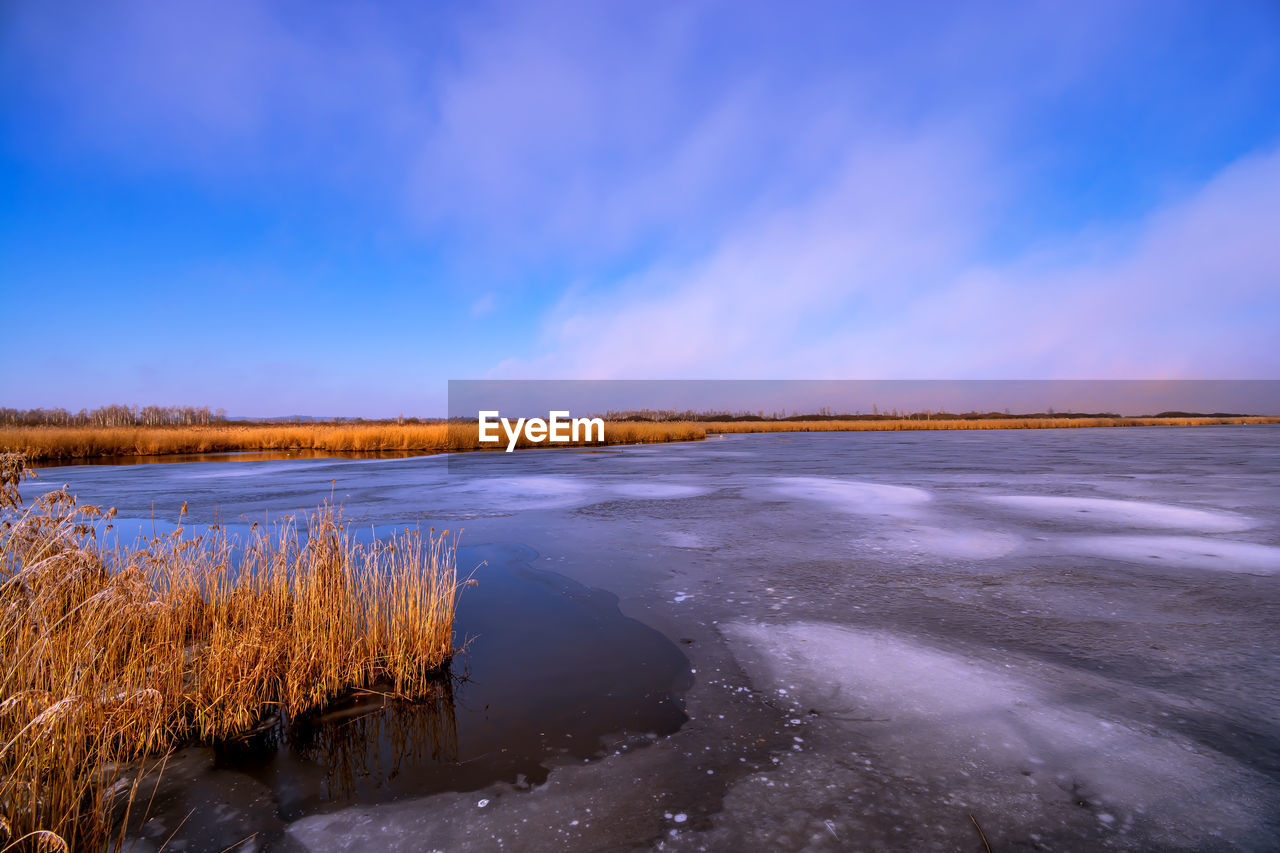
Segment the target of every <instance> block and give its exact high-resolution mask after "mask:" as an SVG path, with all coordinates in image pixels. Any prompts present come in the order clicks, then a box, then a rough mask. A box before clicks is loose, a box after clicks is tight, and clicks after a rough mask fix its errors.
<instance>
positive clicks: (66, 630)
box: [0, 455, 460, 850]
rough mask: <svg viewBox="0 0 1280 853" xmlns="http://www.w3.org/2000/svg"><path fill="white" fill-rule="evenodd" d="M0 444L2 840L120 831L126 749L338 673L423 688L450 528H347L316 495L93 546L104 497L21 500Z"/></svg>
mask: <svg viewBox="0 0 1280 853" xmlns="http://www.w3.org/2000/svg"><path fill="white" fill-rule="evenodd" d="M24 473H25V471H24V465H23V462H22V460H21V459H20V457H16V456H12V455H8V456H0V649H2V650H3V655H2V656H0V849H8V848H9V846H12V845H15V844H16V845H17V847H16V849H24V848H26V849H44V850H54V849H68V848H69V849H73V850H79V849H86V850H87V849H95V848H97V849H100V848H102V847H104V846H111V845H112V844H113V843H115V842H118V841H119V840H120V839H121V838H122V835H121V833H122V832H123V827H124V825H125V823H126V822H127V820H128V818H129V810H130V809H135V810H141V809H142V808H143V807H145V803H139V802H137V800H138V799H140V798H138V797H137V796H136V795H137V792H138V790H139V786H140V785H141V784H142V780H143V778H144V775H145V774H144V772H143V769H142V765H143V764H144V763H146V762H148V761H149V762H151V763H152V765H153V766H154V765H155V764H157V763H158V762H159V761H160V760H161V758H160V757H161V756H163V755H164V754H165V753H166V752H167V751H169V750H171V749H173V748H174V747H176V746H179V745H181V744H184V743H191V742H210V741H217V740H219V739H223V738H227V737H231V736H234V735H237V734H240V733H243V732H246V731H248V730H250V729H251V728H253V727H255V726H257V725H259V724H262V723H263V721H264V720H266V719H268V718H270V717H273V716H274V717H278V718H280V719H281V720H288V719H290V718H293V717H296V716H297V715H301V714H306V713H308V712H310V711H314V710H317V709H319V708H321V707H323V706H324V705H325V704H326V703H328V702H330V701H331V700H333V699H335V698H337V697H340V696H343V695H345V694H348V693H349V692H350V691H351V690H353V689H358V688H362V687H369V686H370V685H377V686H378V687H379V689H381V690H383V691H384V692H389V693H393V694H395V695H400V696H405V697H410V698H413V697H417V696H425V695H428V694H429V693H430V692H431V690H432V689H434V688H435V687H437V686H438V683H439V681H440V679H441V678H442V667H444V666H445V665H446V664H447V662H448V661H449V659H450V657H451V656H452V654H453V652H454V646H453V618H454V605H455V601H456V596H457V593H458V589H459V586H460V582H459V580H458V577H457V572H456V565H455V550H454V540H452V539H450V538H448V534H447V532H446V533H445V534H441V535H435V534H434V533H431V534H428V535H426V536H422V535H421V534H419V533H418V532H416V531H412V530H406V531H404V532H403V533H401V534H400V535H398V536H396V537H395V538H394V539H393V540H392V541H390V542H383V543H378V544H374V545H371V546H367V547H366V546H361V545H359V544H357V543H356V542H355V541H354V540H353V538H352V536H351V534H350V532H349V531H348V530H347V529H346V528H345V527H344V525H343V523H342V521H341V518H340V516H339V515H338V514H337V513H335V512H334V511H333V510H332V509H330V508H328V507H323V508H321V509H319V510H318V511H317V512H316V513H315V514H314V515H313V516H312V517H311V518H310V520H309V522H308V523H307V524H306V532H305V535H300V534H299V532H298V529H297V527H296V526H295V525H294V524H293V523H292V522H286V523H284V524H282V525H280V526H278V527H275V528H272V529H270V530H260V529H258V528H257V527H256V526H255V529H254V532H253V534H252V535H250V536H249V537H248V538H247V540H239V541H236V540H229V539H228V538H227V537H226V536H225V535H224V534H223V533H221V532H220V531H219V530H218V529H216V528H215V529H213V530H212V531H211V532H209V533H206V534H202V535H198V536H189V535H186V534H185V533H184V532H183V530H182V529H181V528H179V529H177V530H175V531H174V532H173V533H172V534H169V535H166V536H158V537H154V538H152V539H150V540H149V541H145V542H141V543H138V544H137V545H136V546H134V547H129V548H121V547H107V546H106V545H105V544H104V542H105V540H106V539H107V538H108V537H107V529H108V526H109V525H110V523H111V519H112V517H113V514H114V513H113V512H112V511H107V512H103V511H101V510H99V509H98V508H96V507H92V506H81V505H78V504H77V502H76V499H75V497H74V496H73V495H71V494H68V493H67V492H66V491H64V490H59V491H53V492H50V493H48V494H46V495H44V496H43V497H41V498H40V499H39V500H38V501H36V502H35V503H34V504H32V505H31V506H29V507H24V506H23V505H22V502H21V500H20V497H19V494H18V485H19V482H20V481H21V479H22V477H23V476H24Z"/></svg>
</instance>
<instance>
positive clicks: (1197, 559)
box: [1063, 536, 1280, 575]
mask: <svg viewBox="0 0 1280 853" xmlns="http://www.w3.org/2000/svg"><path fill="white" fill-rule="evenodd" d="M1063 544H1064V545H1065V547H1066V548H1067V549H1068V550H1069V551H1070V552H1073V553H1082V554H1089V555H1093V556H1099V557H1107V558H1109V559H1112V560H1124V561H1126V562H1131V563H1142V564H1143V565H1148V566H1170V567H1173V568H1179V569H1212V570H1214V571H1219V572H1241V573H1244V574H1253V575H1270V574H1275V573H1276V572H1280V548H1277V547H1275V546H1272V545H1258V544H1256V543H1253V542H1237V541H1235V540H1231V539H1214V538H1211V537H1208V536H1077V537H1072V538H1069V539H1064V540H1063Z"/></svg>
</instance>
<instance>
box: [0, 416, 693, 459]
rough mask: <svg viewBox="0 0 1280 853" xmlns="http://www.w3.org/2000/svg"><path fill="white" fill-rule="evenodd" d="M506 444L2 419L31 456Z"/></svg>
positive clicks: (673, 432)
mask: <svg viewBox="0 0 1280 853" xmlns="http://www.w3.org/2000/svg"><path fill="white" fill-rule="evenodd" d="M705 436H706V432H705V430H703V429H702V427H701V426H700V425H697V424H689V423H638V422H637V423H633V422H617V423H607V424H606V425H605V441H604V442H603V443H604V444H645V443H652V442H665V441H689V440H695V439H700V438H704V437H705ZM585 443H587V442H579V444H585ZM591 443H592V444H599V443H600V442H591ZM518 446H519V447H522V448H524V447H547V446H551V447H563V446H564V445H562V444H555V445H548V444H546V443H545V442H544V443H542V444H534V443H531V442H528V441H526V440H524V438H523V436H522V437H521V440H520V442H519V445H518ZM505 447H506V440H505V438H504V439H503V441H502V442H500V444H499V445H494V444H481V443H480V442H479V428H478V426H477V425H476V424H474V423H470V424H465V423H464V424H458V423H455V424H446V423H437V424H303V425H292V426H275V425H237V426H190V427H185V426H176V427H58V426H41V427H0V451H8V452H12V453H21V454H23V455H25V456H26V457H27V459H29V460H31V461H33V462H52V461H59V460H68V459H93V458H102V457H122V456H167V455H173V454H183V453H225V452H236V451H272V450H278V451H321V452H331V453H370V452H407V453H446V452H455V453H456V452H463V451H471V450H495V449H498V450H501V449H505Z"/></svg>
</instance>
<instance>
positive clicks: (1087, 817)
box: [24, 426, 1280, 851]
mask: <svg viewBox="0 0 1280 853" xmlns="http://www.w3.org/2000/svg"><path fill="white" fill-rule="evenodd" d="M39 474H40V478H41V479H40V480H38V481H34V482H30V483H28V485H27V487H26V488H25V489H24V491H26V492H27V493H28V494H34V493H36V492H38V491H41V490H43V489H45V488H51V487H56V486H59V485H62V484H63V483H66V484H69V485H70V487H71V489H72V491H74V492H75V493H76V494H77V495H79V497H80V498H81V500H82V501H84V502H88V503H98V504H103V505H111V506H116V507H118V508H119V510H120V525H121V528H122V529H123V530H134V529H139V528H145V529H146V530H148V531H149V530H150V529H151V528H152V526H155V527H156V528H157V529H164V528H165V527H167V526H171V525H172V524H173V523H175V522H176V521H177V517H178V510H179V508H180V507H181V506H182V504H183V502H186V503H187V506H188V519H187V523H188V526H192V525H197V526H198V525H200V524H209V523H214V522H215V521H217V522H221V523H225V524H227V525H228V526H229V527H231V528H232V529H235V528H237V527H239V526H247V525H249V524H250V523H252V522H253V521H261V520H263V519H269V518H277V517H279V516H280V515H282V514H289V513H299V514H305V513H306V512H307V511H308V510H310V509H312V508H314V507H315V506H316V505H317V504H318V503H320V502H321V501H323V500H325V499H327V498H329V497H330V495H332V496H333V499H334V500H335V501H336V502H339V503H341V504H342V505H343V507H344V514H345V516H346V517H347V518H348V519H349V520H350V521H351V522H353V523H354V524H355V526H356V527H358V528H360V529H368V530H370V531H371V533H370V535H382V534H383V533H385V532H388V531H389V530H390V529H392V528H393V527H396V526H402V525H406V524H407V525H421V526H422V527H424V528H425V527H429V526H434V527H436V528H450V529H455V530H456V529H457V528H459V527H462V528H464V530H465V532H464V533H463V538H462V542H463V544H464V545H465V546H466V547H465V548H464V549H463V550H462V551H461V552H460V556H459V568H460V569H462V570H464V571H465V570H467V569H469V568H470V566H471V565H475V564H478V563H479V562H480V561H481V560H487V561H489V562H488V565H487V566H486V567H484V568H482V569H481V570H479V572H478V573H477V575H476V577H477V579H478V580H480V581H481V586H480V587H478V588H475V589H473V590H468V591H466V592H464V593H463V596H464V602H463V609H462V610H461V611H460V614H459V631H460V632H462V633H472V634H477V635H479V638H478V639H477V641H476V644H477V645H476V647H475V648H473V649H472V650H471V651H469V652H468V653H467V655H464V656H463V657H462V658H460V660H459V661H458V662H457V663H456V664H455V667H466V666H470V667H471V671H470V676H471V678H472V683H471V684H470V685H468V684H466V683H464V684H462V685H460V686H459V688H458V690H457V694H456V696H455V697H454V698H453V702H454V704H455V705H456V706H457V708H456V709H455V710H454V711H453V712H451V713H452V714H453V715H454V716H453V717H451V724H452V725H455V726H456V735H455V736H454V737H455V741H454V742H451V743H450V744H449V745H448V748H447V749H445V750H444V752H443V753H440V752H439V750H437V753H436V754H435V755H434V756H433V757H431V760H430V761H428V762H426V763H425V764H422V763H420V764H418V765H414V766H415V767H417V768H418V769H417V770H415V771H413V773H410V774H408V775H409V776H410V777H412V778H411V779H409V780H408V781H406V779H405V778H402V777H400V776H394V777H393V776H391V775H389V771H386V770H383V769H379V767H381V766H382V765H381V764H379V762H377V761H373V762H371V766H372V769H371V770H368V774H367V775H366V778H365V780H364V781H363V782H361V783H360V785H358V786H357V788H358V790H356V791H354V793H353V792H352V791H345V792H343V791H338V792H337V793H334V792H333V791H330V790H329V788H327V787H325V786H320V785H318V784H311V783H309V782H308V780H309V779H312V777H316V776H318V775H322V774H323V772H324V768H323V766H322V765H323V760H320V761H319V763H318V764H317V763H316V760H315V759H314V755H313V756H312V757H311V758H308V757H307V755H306V754H304V752H300V751H298V750H294V751H293V752H288V751H287V750H285V749H283V748H280V749H279V750H278V751H277V752H276V753H273V754H271V755H267V756H266V757H263V756H261V755H259V756H258V757H257V758H254V759H250V758H245V757H243V756H241V757H236V756H234V755H232V756H227V755H225V754H217V755H215V754H212V753H209V754H205V753H198V752H197V751H192V754H191V755H189V756H187V757H185V758H184V761H185V762H186V763H185V764H182V765H180V767H181V768H182V771H183V773H184V774H185V775H184V776H183V777H182V778H183V780H184V781H183V784H184V785H186V788H187V793H186V794H185V795H184V797H178V798H177V799H175V800H174V802H173V803H172V804H171V808H170V811H171V812H172V814H169V813H164V811H163V809H162V810H160V813H158V814H157V817H156V819H155V821H154V825H153V826H150V827H147V828H144V833H145V834H146V836H147V837H148V838H154V839H156V840H163V839H164V838H165V837H167V836H168V834H169V833H170V832H172V831H173V830H174V829H175V827H177V825H178V823H179V822H180V821H181V819H182V815H184V814H185V813H186V811H187V810H190V809H192V808H195V809H197V811H198V812H199V813H200V814H201V815H203V817H204V819H201V818H199V817H197V818H195V819H193V822H189V823H188V824H185V825H184V826H183V829H182V830H180V831H179V833H178V838H179V839H180V840H182V841H184V842H185V846H184V847H177V846H173V845H171V848H170V849H188V850H198V849H222V848H223V847H225V846H227V845H228V844H231V843H233V842H236V841H239V840H240V839H242V838H244V837H245V836H246V835H248V834H250V833H251V832H261V833H262V835H261V836H260V837H259V843H260V844H261V845H262V846H263V847H266V848H269V849H280V850H299V849H313V850H330V849H337V850H366V851H367V850H384V849H401V850H420V849H430V848H440V849H456V848H459V847H468V846H470V847H475V848H485V849H490V848H493V847H495V846H496V845H497V844H498V841H499V840H500V841H501V843H502V846H503V847H504V848H506V849H546V848H548V847H555V846H563V845H571V846H580V847H588V848H592V849H595V848H600V847H611V848H612V847H625V846H633V845H640V846H658V845H660V846H662V847H663V849H678V850H684V849H690V850H693V849H703V848H706V849H722V850H729V849H733V850H741V849H761V848H805V847H808V848H812V849H828V848H830V849H839V848H849V847H853V848H858V849H885V850H890V849H892V850H897V849H912V850H957V849H959V850H981V849H982V845H981V841H980V840H979V837H978V834H977V831H976V829H975V827H974V823H973V820H971V819H970V815H972V816H973V818H974V819H975V820H976V821H977V822H978V823H979V824H980V825H981V827H982V830H983V831H984V832H985V833H986V836H987V837H988V839H989V840H990V842H991V845H992V847H993V849H995V850H1002V851H1003V850H1036V849H1042V850H1071V849H1094V848H1098V847H1113V848H1119V849H1152V848H1160V849H1196V850H1205V849H1210V850H1213V849H1246V850H1269V849H1276V848H1277V847H1280V819H1278V818H1277V816H1280V659H1278V653H1280V512H1278V511H1277V510H1278V509H1280V427H1274V426H1255V427H1197V428H1126V429H1094V430H1085V429H1064V430H975V431H957V432H901V433H893V432H864V433H814V434H772V435H741V436H730V437H724V438H713V439H709V440H707V441H705V442H697V443H689V444H678V445H654V446H638V447H624V448H614V449H609V450H602V451H591V452H582V451H577V450H534V451H524V452H517V453H514V454H509V455H508V454H504V453H487V454H466V455H462V456H455V457H452V458H450V459H449V460H446V459H445V458H443V457H418V458H407V459H304V460H255V461H246V460H239V461H222V462H189V463H179V464H157V465H134V466H77V467H69V468H46V469H41V470H40V471H39ZM486 572H488V573H489V574H488V575H487V576H486ZM486 581H487V582H488V585H487V586H486ZM522 584H523V586H522ZM472 595H474V596H475V601H474V602H470V603H469V602H467V601H466V598H467V596H472ZM504 595H506V596H507V598H505V599H504V598H503V596H504ZM513 596H514V597H513ZM521 596H524V598H523V599H522V598H521ZM531 596H532V597H531ZM538 596H540V597H538ZM615 596H616V599H617V601H616V605H615V601H614V597H615ZM535 598H536V601H535ZM521 600H524V601H535V603H533V604H530V605H529V606H528V607H526V608H523V609H521V607H520V606H519V604H518V602H519V601H521ZM504 601H505V602H506V603H505V604H503V603H502V602H504ZM485 602H491V603H492V602H497V603H496V604H492V606H490V607H487V608H486V607H482V606H481V605H482V604H484V603H485ZM512 602H516V604H514V605H513V604H512ZM538 602H540V603H538ZM498 607H509V608H513V609H511V610H510V611H509V615H510V614H517V613H519V614H522V616H521V619H523V621H520V619H516V618H515V617H514V616H512V618H504V619H501V620H497V619H494V618H493V616H492V614H493V613H495V612H498V611H497V608H498ZM486 614H488V615H486ZM486 618H488V619H489V622H488V623H485V619H486ZM539 619H541V620H543V622H545V623H546V624H545V625H542V624H539V622H538V620H539ZM592 631H595V632H597V633H595V634H592V633H591V632H592ZM543 635H545V637H544V636H543ZM486 637H487V638H489V639H488V641H487V642H488V643H489V645H488V646H484V645H482V643H483V642H486V641H485V639H484V638H486ZM548 638H549V639H548ZM577 638H583V639H582V640H581V641H579V640H578V639H577ZM593 638H594V639H593ZM542 642H551V643H552V645H550V646H546V647H540V646H539V645H538V643H542ZM554 643H559V644H560V645H559V646H556V645H554ZM628 650H629V651H628ZM469 656H470V658H471V659H470V660H468V657H469ZM516 660H518V661H519V663H518V664H516V663H512V661H516ZM504 662H505V663H504ZM504 666H505V667H506V669H505V670H504ZM638 673H639V674H638ZM520 679H525V681H526V682H528V683H533V682H537V685H538V686H537V687H524V688H522V689H502V685H508V686H509V685H512V684H515V683H517V682H519V680H520ZM521 683H523V682H521ZM495 684H496V685H498V687H494V685H495ZM468 691H471V692H470V693H468ZM486 691H487V692H486ZM480 697H482V698H483V703H481V698H480ZM473 700H474V701H473ZM681 702H683V712H684V713H683V714H681V713H679V710H680V709H679V708H678V706H679V704H680V703H681ZM480 704H483V706H484V707H483V713H478V712H477V710H476V709H477V707H478V706H479V705H480ZM673 706H676V707H675V713H674V715H673V713H672V708H673ZM468 715H470V716H468ZM628 715H630V716H628ZM686 715H687V719H686V718H685V717H686ZM583 718H586V719H585V720H584V719H583ZM495 719H497V720H499V722H498V723H495V722H493V721H494V720H495ZM486 721H487V722H486ZM548 730H550V732H549V733H548ZM645 730H648V735H649V736H648V737H645V736H644V735H645ZM534 731H537V732H538V733H540V737H541V740H539V738H538V737H535V736H534V735H533V732H534ZM618 731H624V732H625V733H626V737H625V738H622V739H617V738H615V737H614V734H615V733H616V732H618ZM568 736H575V737H577V738H578V741H577V742H576V743H574V744H572V745H570V744H569V743H568V740H567V737H568ZM583 739H585V740H588V741H590V743H589V744H588V745H585V746H584V744H583V743H582V741H583ZM380 743H381V744H382V746H381V747H379V748H380V749H381V750H382V753H383V758H387V757H388V754H389V757H390V758H395V750H396V749H397V748H403V747H402V745H401V746H399V747H398V746H397V744H402V742H401V741H397V740H395V739H394V738H392V739H390V740H386V739H384V740H383V741H380ZM450 750H452V751H450ZM504 751H511V752H513V753H516V754H517V757H515V758H512V760H510V761H507V760H506V759H505V758H503V759H495V757H494V756H495V755H498V756H502V755H504V754H506V753H505V752H504ZM442 756H443V757H442ZM475 756H479V758H475ZM322 758H323V757H322ZM473 758H474V759H475V761H478V762H480V763H481V764H483V765H484V767H485V768H486V769H485V770H484V772H479V771H474V769H471V764H472V759H473ZM517 759H518V760H517ZM308 762H311V763H308ZM433 762H434V763H433ZM393 763H394V762H393ZM531 767H532V768H534V769H532V770H531ZM366 769H367V768H366ZM414 774H417V775H416V776H415V775H414ZM450 774H452V775H450ZM175 775H176V774H175ZM442 779H444V780H446V781H443V782H442V781H441V780H442ZM450 779H452V780H453V781H448V780H450ZM186 780H189V782H187V781H186ZM414 780H416V781H414ZM219 833H221V834H219ZM242 849H243V848H242Z"/></svg>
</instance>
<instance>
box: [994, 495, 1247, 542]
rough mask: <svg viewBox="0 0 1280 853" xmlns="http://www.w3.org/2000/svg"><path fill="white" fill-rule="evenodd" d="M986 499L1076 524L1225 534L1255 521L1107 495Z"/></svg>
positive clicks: (1243, 527)
mask: <svg viewBox="0 0 1280 853" xmlns="http://www.w3.org/2000/svg"><path fill="white" fill-rule="evenodd" d="M990 500H992V501H994V502H995V503H998V504H1001V505H1003V506H1006V507H1009V508H1010V509H1013V510H1017V511H1019V512H1022V513H1026V514H1028V515H1036V516H1039V517H1040V518H1042V519H1045V520H1048V521H1065V522H1072V523H1080V524H1107V525H1124V526H1126V527H1158V528H1167V529H1177V530H1196V531H1203V532H1205V533H1228V532H1231V531H1236V530H1248V529H1249V528H1250V527H1254V526H1255V525H1256V522H1255V521H1254V520H1253V519H1251V518H1246V517H1245V516H1242V515H1235V514H1234V513H1228V512H1212V511H1209V510H1203V509H1191V508H1190V507H1185V506H1176V505H1174V504H1160V503H1152V502H1149V501H1122V500H1113V499H1110V498H1075V497H1054V496H1049V495H999V496H994V497H991V498H990Z"/></svg>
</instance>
